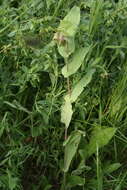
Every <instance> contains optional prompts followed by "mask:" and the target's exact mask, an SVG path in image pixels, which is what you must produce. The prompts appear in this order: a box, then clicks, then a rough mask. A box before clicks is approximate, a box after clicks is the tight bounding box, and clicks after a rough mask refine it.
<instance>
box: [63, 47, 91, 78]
mask: <svg viewBox="0 0 127 190" xmlns="http://www.w3.org/2000/svg"><path fill="white" fill-rule="evenodd" d="M88 51H89V47H86V48H81V49H79V50H78V51H77V52H75V54H74V56H73V58H72V60H71V61H70V62H69V63H68V65H65V66H64V67H63V68H62V74H63V76H64V77H69V76H70V75H72V74H74V73H76V71H77V70H78V69H79V67H80V66H81V65H82V63H83V60H84V58H85V56H86V55H87V53H88Z"/></svg>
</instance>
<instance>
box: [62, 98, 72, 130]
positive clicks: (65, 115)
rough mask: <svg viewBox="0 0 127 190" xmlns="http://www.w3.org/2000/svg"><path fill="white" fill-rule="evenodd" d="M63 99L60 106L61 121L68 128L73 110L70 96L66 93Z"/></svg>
mask: <svg viewBox="0 0 127 190" xmlns="http://www.w3.org/2000/svg"><path fill="white" fill-rule="evenodd" d="M64 99H65V101H64V104H63V105H62V108H61V122H62V123H64V124H65V127H66V128H68V127H69V124H70V121H71V118H72V114H73V110H72V105H71V101H70V96H68V95H67V96H65V98H64Z"/></svg>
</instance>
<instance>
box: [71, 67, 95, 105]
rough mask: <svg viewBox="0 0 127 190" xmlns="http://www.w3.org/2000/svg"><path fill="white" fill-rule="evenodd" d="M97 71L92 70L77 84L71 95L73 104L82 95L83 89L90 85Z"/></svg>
mask: <svg viewBox="0 0 127 190" xmlns="http://www.w3.org/2000/svg"><path fill="white" fill-rule="evenodd" d="M94 72H95V69H93V68H92V69H90V70H89V71H88V72H87V73H86V75H85V76H84V77H83V78H82V79H81V80H80V81H79V82H78V83H77V84H76V86H75V87H74V89H73V90H72V93H71V102H72V103H73V102H75V101H76V99H77V98H78V96H79V95H80V94H81V93H82V91H83V89H84V88H85V87H86V86H87V85H88V84H89V83H90V81H91V80H92V75H93V74H94Z"/></svg>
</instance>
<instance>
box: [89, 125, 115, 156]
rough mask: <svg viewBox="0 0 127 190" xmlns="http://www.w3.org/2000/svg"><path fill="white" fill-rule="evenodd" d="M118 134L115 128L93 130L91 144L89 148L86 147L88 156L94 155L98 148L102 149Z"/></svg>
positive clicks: (98, 127)
mask: <svg viewBox="0 0 127 190" xmlns="http://www.w3.org/2000/svg"><path fill="white" fill-rule="evenodd" d="M115 132H116V128H113V127H110V128H109V127H108V128H107V127H106V128H105V127H101V126H96V127H95V128H94V129H93V132H92V135H91V138H90V142H89V144H88V146H87V147H86V149H87V156H88V157H89V156H91V155H92V154H93V153H95V152H96V150H97V146H98V148H101V147H103V146H105V145H106V144H108V142H109V141H110V140H111V138H112V137H113V136H114V134H115Z"/></svg>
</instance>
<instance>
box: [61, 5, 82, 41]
mask: <svg viewBox="0 0 127 190" xmlns="http://www.w3.org/2000/svg"><path fill="white" fill-rule="evenodd" d="M79 22H80V8H79V7H77V6H74V7H73V8H72V9H71V10H70V12H69V13H68V14H67V15H66V16H65V18H64V19H63V20H62V21H61V22H60V25H59V27H58V31H61V32H62V33H63V34H65V35H66V36H72V37H74V35H75V33H76V30H77V27H78V25H79Z"/></svg>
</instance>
